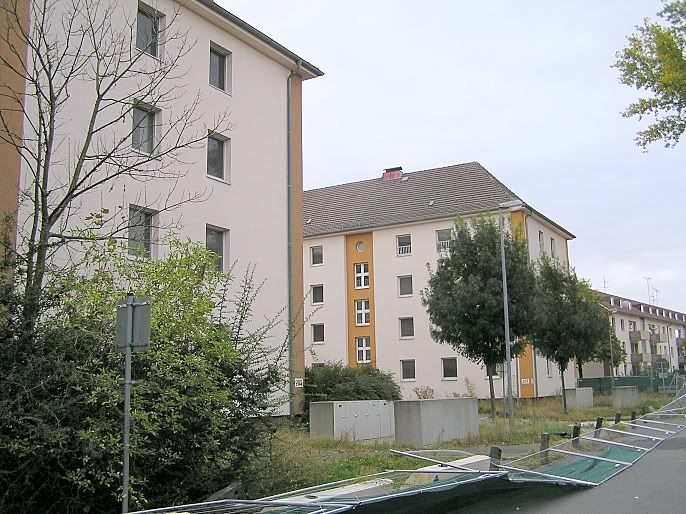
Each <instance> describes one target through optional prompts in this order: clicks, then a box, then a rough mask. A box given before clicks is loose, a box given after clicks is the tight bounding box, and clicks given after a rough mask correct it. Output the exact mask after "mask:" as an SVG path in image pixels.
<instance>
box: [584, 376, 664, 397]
mask: <svg viewBox="0 0 686 514" xmlns="http://www.w3.org/2000/svg"><path fill="white" fill-rule="evenodd" d="M671 378H672V377H670V378H669V379H665V384H669V383H670V381H671ZM612 385H613V384H612V378H611V377H600V378H580V379H579V384H578V387H592V388H593V394H610V393H611V392H612ZM661 385H662V379H661V378H657V377H643V376H641V377H614V387H623V386H638V390H639V391H641V392H655V393H657V392H658V387H659V386H661Z"/></svg>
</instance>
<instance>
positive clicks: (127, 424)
mask: <svg viewBox="0 0 686 514" xmlns="http://www.w3.org/2000/svg"><path fill="white" fill-rule="evenodd" d="M133 301H134V297H133V295H132V294H129V295H128V296H127V297H126V348H125V349H124V454H123V457H122V459H123V462H124V471H123V473H122V499H121V511H122V513H123V514H126V513H127V512H128V511H129V432H130V430H131V345H132V344H133Z"/></svg>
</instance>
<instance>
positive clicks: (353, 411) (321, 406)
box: [310, 400, 395, 441]
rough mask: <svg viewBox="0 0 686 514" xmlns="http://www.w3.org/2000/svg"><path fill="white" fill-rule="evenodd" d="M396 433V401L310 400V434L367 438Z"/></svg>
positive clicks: (383, 436) (356, 438)
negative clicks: (394, 413) (394, 405)
mask: <svg viewBox="0 0 686 514" xmlns="http://www.w3.org/2000/svg"><path fill="white" fill-rule="evenodd" d="M394 435H395V424H394V423H393V402H390V401H386V400H361V401H351V402H312V403H310V437H326V438H329V439H349V440H350V441H366V440H373V439H386V438H392V437H393V436H394Z"/></svg>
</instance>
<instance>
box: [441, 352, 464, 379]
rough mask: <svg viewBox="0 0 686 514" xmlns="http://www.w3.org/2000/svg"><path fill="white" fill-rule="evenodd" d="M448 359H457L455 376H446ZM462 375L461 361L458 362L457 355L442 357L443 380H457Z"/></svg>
mask: <svg viewBox="0 0 686 514" xmlns="http://www.w3.org/2000/svg"><path fill="white" fill-rule="evenodd" d="M448 360H454V361H455V376H454V377H446V376H445V364H444V363H445V361H448ZM459 376H460V368H459V363H458V362H457V357H441V380H446V381H455V380H457V379H458V378H459Z"/></svg>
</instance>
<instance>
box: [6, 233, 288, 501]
mask: <svg viewBox="0 0 686 514" xmlns="http://www.w3.org/2000/svg"><path fill="white" fill-rule="evenodd" d="M215 262H216V256H215V255H214V254H212V253H211V252H208V251H207V250H205V249H204V248H202V247H199V246H195V245H191V244H182V243H172V248H171V253H170V254H169V255H168V256H167V257H166V258H165V259H163V260H144V259H141V260H131V261H130V260H128V259H126V258H125V257H124V256H122V255H121V254H120V253H118V252H117V250H116V249H115V248H109V249H106V250H105V251H104V252H103V254H102V255H100V256H98V257H97V258H95V259H93V260H92V261H90V271H91V273H90V274H89V276H88V277H79V276H61V277H55V278H54V280H52V281H51V283H50V284H49V287H50V288H54V289H55V290H60V291H62V294H61V295H59V297H58V298H56V299H55V302H54V304H53V305H52V307H51V308H50V309H49V310H47V311H45V312H44V314H43V316H42V317H41V320H40V322H39V325H38V330H37V331H36V332H35V333H34V334H32V335H31V337H30V338H26V337H22V334H20V333H19V331H20V329H19V328H18V327H19V325H18V324H17V323H16V319H17V317H18V314H17V308H16V305H17V302H16V301H13V298H14V296H15V295H16V294H17V290H18V289H11V288H10V289H8V288H2V290H1V292H2V293H3V294H2V298H1V299H2V300H3V302H5V305H6V306H7V308H8V311H7V315H5V316H3V317H0V337H1V338H0V355H2V356H3V358H2V359H0V512H13V513H18V514H22V513H29V512H31V513H33V512H91V513H93V512H114V511H116V509H117V508H118V502H119V501H120V500H119V495H120V494H121V451H122V448H121V432H122V418H121V416H122V410H121V409H122V405H121V403H122V402H121V398H122V388H121V378H122V361H123V359H122V355H121V354H118V353H115V352H114V341H113V333H114V316H115V309H114V305H115V303H116V300H118V299H120V298H121V297H123V296H124V294H125V293H126V291H127V290H128V289H130V290H131V291H132V292H134V293H135V294H136V295H137V296H145V295H150V296H151V297H152V298H153V304H152V322H151V332H152V334H151V336H152V337H151V339H152V341H151V344H150V351H148V352H144V353H136V354H135V355H134V358H133V373H132V374H133V378H134V380H135V384H134V386H133V390H132V408H131V419H132V425H131V489H130V491H131V506H132V507H133V508H134V509H135V510H137V509H138V508H141V507H146V506H162V505H169V504H179V503H187V502H191V501H199V500H202V499H204V498H206V497H207V495H208V494H211V493H213V492H215V491H217V490H218V489H220V488H221V487H224V486H225V485H226V484H228V483H229V482H231V481H233V480H236V479H241V478H243V476H244V474H245V472H246V470H247V469H249V466H250V463H251V461H252V459H253V458H254V455H255V453H256V452H257V451H258V448H259V445H260V444H261V443H262V441H263V438H264V433H265V431H264V427H265V424H266V423H268V422H270V420H271V413H272V410H273V407H274V406H275V396H274V395H275V393H276V392H277V390H279V389H280V387H281V386H282V384H283V377H282V376H281V375H282V374H283V366H282V365H280V364H279V363H278V358H279V356H280V354H281V353H283V352H282V350H281V349H280V348H276V352H277V354H278V355H273V354H272V353H270V352H271V351H272V349H271V348H270V347H269V345H268V344H267V343H266V342H265V341H266V339H267V338H268V337H270V332H271V330H270V329H271V328H273V326H274V324H275V322H274V321H267V322H266V323H267V324H266V325H265V326H262V327H255V326H254V323H251V322H250V314H251V306H252V304H253V300H254V299H255V296H256V294H257V292H258V291H259V286H258V285H255V284H254V283H253V281H252V277H251V275H250V274H248V275H247V276H246V278H245V279H244V280H243V282H242V283H241V284H240V285H238V286H237V287H233V288H229V286H230V282H231V277H230V276H229V275H226V274H223V273H218V272H214V271H213V270H214V268H215ZM228 291H232V292H231V293H228ZM233 291H235V296H234V292H233ZM19 296H20V295H19ZM270 344H271V342H270ZM278 400H279V401H281V399H278ZM132 510H133V509H132Z"/></svg>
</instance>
